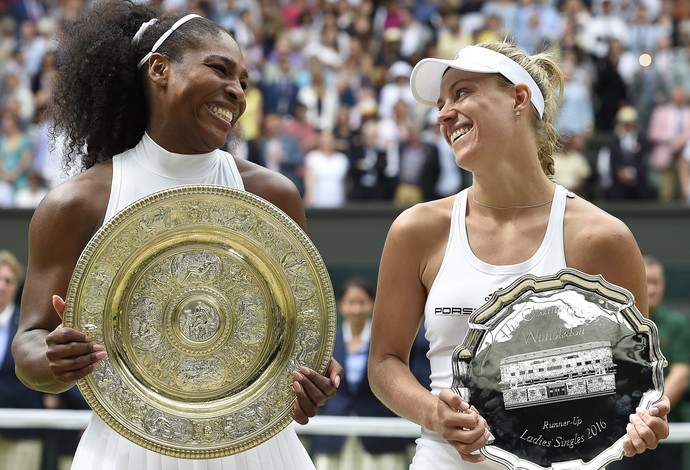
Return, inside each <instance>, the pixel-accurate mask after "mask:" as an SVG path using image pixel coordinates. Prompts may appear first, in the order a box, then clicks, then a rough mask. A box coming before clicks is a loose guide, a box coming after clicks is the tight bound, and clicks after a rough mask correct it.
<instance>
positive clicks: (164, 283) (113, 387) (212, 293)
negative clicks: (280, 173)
mask: <svg viewBox="0 0 690 470" xmlns="http://www.w3.org/2000/svg"><path fill="white" fill-rule="evenodd" d="M66 300H67V305H66V309H65V315H64V325H65V326H68V327H72V328H75V329H78V330H81V331H84V332H85V333H87V334H88V335H89V336H90V337H91V339H93V341H94V342H96V343H100V344H103V345H105V348H106V350H107V352H108V356H107V357H106V358H105V359H104V360H102V361H101V362H100V363H99V364H98V366H97V367H96V370H95V371H94V372H93V373H91V374H89V375H88V376H86V377H85V378H83V379H81V380H79V382H78V386H79V389H80V391H81V392H82V394H83V395H84V398H85V399H86V401H87V402H88V404H89V405H90V406H91V408H92V409H93V410H94V412H95V413H96V414H97V415H98V416H99V417H100V418H102V419H103V420H104V421H105V422H106V423H107V424H108V425H109V426H110V427H112V428H113V429H114V430H116V431H117V432H119V433H120V434H122V435H123V436H124V437H126V438H127V439H129V440H131V441H132V442H135V443H136V444H139V445H141V446H142V447H145V448H147V449H149V450H153V451H155V452H158V453H160V454H165V455H169V456H172V457H177V458H185V459H210V458H217V457H223V456H226V455H231V454H236V453H239V452H243V451H245V450H247V449H249V448H252V447H254V446H256V445H258V444H260V443H262V442H264V441H266V440H267V439H269V438H271V437H273V436H274V435H276V434H277V433H278V432H280V431H281V430H283V429H284V428H285V427H286V426H287V425H288V424H289V423H290V422H291V421H292V419H293V405H294V404H295V401H296V395H295V392H294V390H293V388H292V383H293V378H292V375H291V371H293V370H297V369H299V367H300V366H306V367H310V368H312V369H314V370H316V371H318V372H320V373H324V372H325V371H326V368H327V366H328V361H329V360H330V357H331V354H332V352H333V346H334V343H335V325H336V310H335V299H334V295H333V288H332V285H331V281H330V278H329V276H328V272H327V270H326V266H325V264H324V262H323V260H322V259H321V256H320V255H319V253H318V251H317V250H316V248H315V247H314V245H313V244H312V242H311V241H310V240H309V238H308V237H307V235H306V234H305V233H304V232H303V231H302V229H301V228H300V227H299V226H298V225H297V224H296V223H295V222H294V221H293V220H292V219H291V218H290V217H288V216H287V215H286V214H285V213H284V212H283V211H281V210H280V209H278V208H277V207H276V206H274V205H273V204H271V203H269V202H268V201H265V200H264V199H262V198H260V197H258V196H255V195H253V194H251V193H248V192H246V191H241V190H237V189H231V188H227V187H223V186H216V185H186V186H178V187H174V188H170V189H166V190H163V191H160V192H156V193H154V194H151V195H149V196H146V197H144V198H142V199H140V200H138V201H136V202H134V203H132V204H131V205H129V206H128V207H126V208H125V209H123V210H122V211H120V212H118V213H117V214H116V215H115V216H114V217H113V218H112V219H110V220H109V221H108V222H106V223H105V224H104V225H103V226H102V227H101V228H100V229H99V230H98V231H97V233H96V234H95V235H94V236H93V237H92V238H91V240H90V241H89V243H88V244H87V246H86V248H85V249H84V251H83V253H82V255H81V257H80V258H79V260H78V262H77V265H76V268H75V270H74V273H73V275H72V279H71V281H70V285H69V288H68V293H67V299H66Z"/></svg>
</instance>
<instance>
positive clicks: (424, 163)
mask: <svg viewBox="0 0 690 470" xmlns="http://www.w3.org/2000/svg"><path fill="white" fill-rule="evenodd" d="M399 155H400V175H399V176H398V184H397V187H396V188H395V196H394V197H393V201H394V202H395V203H396V204H398V205H402V206H411V205H413V204H417V203H419V202H423V201H430V200H432V199H435V189H436V183H437V181H438V178H439V175H440V173H441V166H440V163H439V156H438V147H436V146H435V145H433V144H431V143H429V142H426V141H424V140H423V139H422V130H421V129H420V128H419V127H417V126H410V128H409V131H408V133H407V140H406V141H404V142H403V143H401V144H400V151H399Z"/></svg>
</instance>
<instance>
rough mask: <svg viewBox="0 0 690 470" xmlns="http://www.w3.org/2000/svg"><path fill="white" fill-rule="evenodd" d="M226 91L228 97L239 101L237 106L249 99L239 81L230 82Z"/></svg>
mask: <svg viewBox="0 0 690 470" xmlns="http://www.w3.org/2000/svg"><path fill="white" fill-rule="evenodd" d="M225 91H226V93H227V94H228V96H230V97H231V98H233V99H234V100H235V101H237V104H241V103H243V102H244V101H246V99H247V96H246V94H245V93H244V90H243V89H242V85H241V84H240V82H239V81H237V80H232V81H230V82H228V84H227V86H226V87H225Z"/></svg>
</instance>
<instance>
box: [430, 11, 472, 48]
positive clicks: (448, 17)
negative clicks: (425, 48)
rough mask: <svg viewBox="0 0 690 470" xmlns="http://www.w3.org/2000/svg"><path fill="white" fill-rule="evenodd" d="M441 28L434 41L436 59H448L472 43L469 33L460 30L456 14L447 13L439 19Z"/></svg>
mask: <svg viewBox="0 0 690 470" xmlns="http://www.w3.org/2000/svg"><path fill="white" fill-rule="evenodd" d="M441 21H442V27H441V30H440V31H439V32H438V35H437V39H436V54H437V56H438V57H441V58H443V59H448V58H451V57H453V54H454V53H455V52H456V51H457V50H458V49H461V48H463V47H465V46H469V45H470V44H472V43H473V42H474V40H473V38H472V32H471V31H465V30H463V29H462V23H461V21H460V16H459V15H458V14H457V13H454V12H449V13H448V14H445V15H443V17H442V18H441Z"/></svg>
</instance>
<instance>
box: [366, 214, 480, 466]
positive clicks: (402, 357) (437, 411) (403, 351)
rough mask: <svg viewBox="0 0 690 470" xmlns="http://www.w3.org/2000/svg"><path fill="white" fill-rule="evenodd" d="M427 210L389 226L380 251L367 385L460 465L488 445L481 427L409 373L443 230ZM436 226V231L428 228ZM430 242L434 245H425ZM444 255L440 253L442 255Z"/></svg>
mask: <svg viewBox="0 0 690 470" xmlns="http://www.w3.org/2000/svg"><path fill="white" fill-rule="evenodd" d="M429 207H435V206H430V205H422V206H416V207H413V208H412V209H410V210H408V211H406V212H404V213H403V214H402V215H401V216H400V217H399V218H398V219H397V220H396V221H395V222H394V224H393V225H392V227H391V229H390V231H389V233H388V237H387V239H386V243H385V246H384V250H383V256H382V258H381V265H380V269H379V281H378V288H377V295H376V303H375V306H374V315H373V325H372V335H371V348H370V351H369V382H370V384H371V388H372V390H373V391H374V393H375V394H376V396H377V397H378V398H379V399H380V400H381V401H382V402H383V403H384V404H385V405H386V406H388V407H389V408H390V409H391V410H393V411H394V412H395V413H396V414H398V415H400V416H402V417H404V418H407V419H409V420H410V421H413V422H415V423H418V424H420V425H422V426H424V427H425V428H427V429H430V430H432V431H435V432H437V433H439V434H440V435H441V436H442V437H443V438H445V439H446V440H447V441H448V442H449V443H450V444H451V445H452V446H453V447H455V449H456V450H457V451H458V452H459V453H460V455H461V457H462V458H463V459H464V460H467V461H470V462H477V461H481V460H483V456H481V455H478V454H475V455H473V454H472V452H473V451H475V450H477V449H479V448H481V447H483V446H484V445H485V444H486V442H487V437H488V435H487V432H486V422H485V421H484V419H483V418H481V417H480V416H479V414H478V413H477V412H476V410H474V409H473V408H472V409H470V407H469V405H468V404H467V402H465V401H464V400H463V399H462V398H461V397H460V396H459V395H456V394H454V393H453V392H451V391H450V390H443V391H441V393H440V395H439V396H438V397H437V396H435V395H433V394H432V393H430V392H429V391H428V390H426V389H425V388H424V387H422V386H421V385H420V384H419V382H418V381H417V379H416V378H415V377H414V375H413V374H412V372H411V371H410V368H409V354H410V349H411V347H412V343H413V342H414V338H415V336H416V334H417V330H418V328H419V324H420V322H421V319H422V317H423V313H424V305H425V303H426V296H427V289H428V288H429V286H430V285H431V283H432V282H433V277H435V274H436V272H437V271H438V261H437V262H433V261H431V262H430V260H432V259H434V258H435V257H436V256H435V254H437V253H438V250H437V248H438V247H439V246H445V243H440V244H439V243H438V240H439V239H440V240H441V242H443V241H444V240H445V238H444V236H443V235H441V236H440V237H439V236H435V235H439V234H445V233H447V227H448V226H447V224H444V223H443V222H441V223H439V222H438V221H439V220H443V217H440V216H439V215H438V213H436V214H435V213H434V211H433V210H430V209H429ZM434 224H435V226H436V229H434V228H432V227H433V226H434ZM430 240H435V242H433V243H432V242H430ZM441 251H443V250H441Z"/></svg>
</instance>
